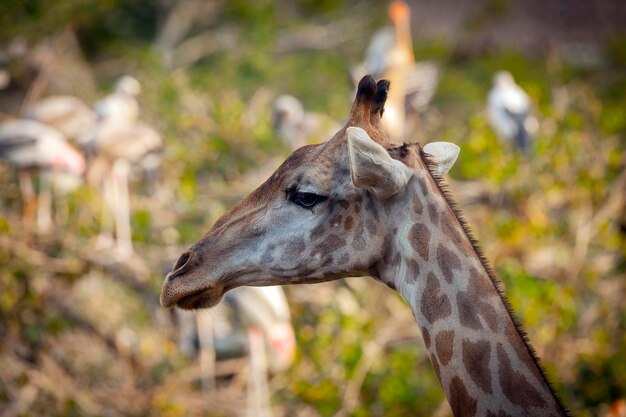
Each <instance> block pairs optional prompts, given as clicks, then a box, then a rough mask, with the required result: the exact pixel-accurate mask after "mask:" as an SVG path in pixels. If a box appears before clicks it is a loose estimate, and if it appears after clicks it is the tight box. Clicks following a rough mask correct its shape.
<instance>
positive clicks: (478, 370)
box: [461, 340, 492, 394]
mask: <svg viewBox="0 0 626 417" xmlns="http://www.w3.org/2000/svg"><path fill="white" fill-rule="evenodd" d="M461 350H462V353H463V363H464V364H465V369H467V373H468V374H469V376H470V378H472V381H474V383H475V384H476V385H478V387H479V388H480V389H482V390H483V391H485V392H486V393H487V394H491V392H492V391H491V370H490V369H489V359H490V358H491V345H490V344H489V342H487V341H484V340H479V341H477V342H475V343H474V342H470V341H469V340H463V344H462V348H461Z"/></svg>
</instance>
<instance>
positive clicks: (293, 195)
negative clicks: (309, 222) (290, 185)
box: [288, 191, 327, 209]
mask: <svg viewBox="0 0 626 417" xmlns="http://www.w3.org/2000/svg"><path fill="white" fill-rule="evenodd" d="M288 198H289V201H291V202H292V203H294V204H297V205H299V206H300V207H302V208H306V209H312V208H313V207H315V206H316V205H317V204H319V203H321V202H322V201H324V200H326V198H327V197H324V196H321V195H317V194H315V193H302V192H300V191H291V192H288Z"/></svg>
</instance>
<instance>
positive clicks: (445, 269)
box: [437, 244, 461, 284]
mask: <svg viewBox="0 0 626 417" xmlns="http://www.w3.org/2000/svg"><path fill="white" fill-rule="evenodd" d="M437 263H438V264H439V268H441V272H442V273H443V277H444V278H445V279H446V281H447V282H448V284H450V283H452V279H453V278H454V274H453V272H452V270H453V269H455V270H459V269H461V261H460V260H459V257H458V256H456V255H455V254H454V252H452V251H451V250H449V249H447V248H446V247H445V246H443V245H442V244H439V246H437Z"/></svg>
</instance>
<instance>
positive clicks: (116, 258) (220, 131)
mask: <svg viewBox="0 0 626 417" xmlns="http://www.w3.org/2000/svg"><path fill="white" fill-rule="evenodd" d="M389 6H390V5H389V4H388V3H385V2H375V1H359V2H357V1H348V2H335V1H331V0H322V1H313V0H296V1H269V0H259V1H254V2H252V1H250V2H248V1H244V0H233V1H221V0H213V1H203V0H179V1H174V0H159V1H156V2H149V1H146V0H92V1H88V2H81V1H68V2H56V1H46V0H33V1H27V2H17V1H11V0H9V1H5V2H3V3H1V4H0V88H1V90H0V121H1V122H0V160H1V164H0V265H1V267H0V336H1V338H0V415H2V416H31V415H32V416H36V415H56V416H81V415H89V416H92V415H93V416H100V415H101V416H109V415H111V416H113V415H128V416H143V415H163V416H196V415H197V416H200V415H202V416H307V417H308V416H383V415H384V416H405V415H419V416H447V415H450V411H449V408H448V406H447V404H446V403H445V400H444V397H443V392H442V390H441V387H440V385H439V382H438V380H437V378H436V376H435V373H434V372H433V370H432V368H431V365H430V362H429V360H428V357H427V356H426V353H425V350H424V348H423V347H422V342H416V341H417V340H418V339H419V338H420V336H419V333H418V331H417V326H415V323H414V319H413V317H412V315H411V313H410V310H409V309H408V308H407V307H406V306H405V305H404V302H403V301H402V300H401V299H400V297H399V296H398V295H397V294H395V293H394V292H392V291H390V290H382V287H381V286H380V284H377V283H375V282H374V281H373V280H370V279H367V278H353V279H348V280H343V281H339V282H333V283H327V284H319V285H315V286H306V287H289V288H285V289H284V292H283V290H282V289H279V288H272V289H258V288H256V289H251V288H242V289H239V290H235V291H233V292H232V294H230V295H229V296H228V298H227V300H226V303H224V304H223V305H221V306H220V307H219V308H216V309H214V310H211V311H208V312H206V311H202V312H198V313H197V314H196V315H193V314H186V313H181V312H173V311H168V310H164V309H162V308H160V306H159V305H158V293H159V289H160V285H161V283H162V280H163V276H164V274H165V272H166V271H168V270H169V269H170V268H171V266H172V264H173V262H174V261H175V260H176V257H177V255H178V254H179V253H181V252H182V250H184V249H185V248H186V247H187V246H188V245H189V244H191V243H193V242H195V241H196V240H197V239H198V238H199V237H200V236H201V235H202V233H203V232H204V231H206V230H208V228H209V227H210V226H211V225H212V224H213V222H214V221H215V220H216V219H217V218H218V217H219V216H220V215H221V214H222V213H223V212H224V211H225V210H226V209H227V208H228V207H229V206H231V205H232V204H233V203H235V202H236V201H238V200H239V199H240V198H242V197H243V196H244V195H246V194H247V193H248V192H249V191H250V190H252V189H253V188H255V187H256V186H257V185H259V184H260V183H261V182H262V181H263V180H265V179H266V178H267V177H268V176H269V174H271V172H272V171H273V169H275V168H276V167H277V166H278V164H280V162H281V161H282V159H284V157H285V156H286V155H288V154H289V153H290V152H291V151H292V150H293V149H295V148H297V147H299V146H301V145H303V144H306V143H315V142H320V141H323V140H326V139H328V138H329V137H330V135H331V133H333V129H335V128H336V126H338V125H340V124H341V123H342V122H343V120H344V119H345V117H346V116H347V114H346V109H348V108H349V103H350V102H351V100H352V97H351V96H352V94H353V89H354V82H353V79H357V80H358V79H359V78H360V76H361V75H363V74H365V73H373V74H374V75H375V77H377V78H380V77H385V78H389V79H390V80H391V82H392V85H391V93H390V96H389V101H388V106H387V113H386V116H388V118H389V120H394V121H397V123H393V126H392V127H391V128H390V129H396V130H398V129H399V131H397V132H390V134H392V135H398V137H401V138H404V140H406V141H409V142H415V141H419V142H420V143H421V144H422V145H424V144H426V143H428V142H432V141H437V140H446V141H450V142H453V143H456V144H458V145H459V146H460V147H461V154H460V157H459V160H458V162H457V164H456V165H455V167H454V168H453V169H452V171H451V172H450V174H449V176H448V182H449V184H450V188H451V190H452V194H453V195H454V196H455V198H456V200H457V202H458V204H459V207H460V208H461V209H462V210H463V211H464V213H465V216H466V217H467V219H468V220H469V223H470V225H471V226H472V228H473V230H474V233H475V235H476V237H477V238H478V240H479V242H480V243H481V245H482V247H483V250H484V252H485V254H486V255H487V258H488V259H489V260H490V262H491V264H492V265H493V266H494V267H495V269H496V271H497V275H498V276H499V278H500V279H501V280H502V281H503V283H504V286H505V288H506V292H507V294H508V297H509V299H510V301H511V303H512V305H513V307H514V309H515V310H516V312H517V315H518V317H519V318H520V320H521V322H522V323H523V324H524V325H525V328H526V330H527V332H528V334H529V337H530V340H531V341H532V343H533V345H534V347H535V348H536V350H537V352H538V354H539V356H540V357H541V358H542V359H543V364H544V367H545V368H546V371H547V373H548V375H549V376H550V377H551V379H552V380H553V381H554V383H555V388H556V390H557V392H558V393H559V394H560V396H561V398H562V399H563V400H564V402H565V404H567V405H568V407H569V408H570V409H571V410H573V411H574V413H575V415H580V416H610V417H616V416H625V415H626V402H625V400H626V377H624V375H626V301H625V300H626V279H625V278H626V261H625V254H626V214H625V206H626V171H625V170H624V168H625V165H626V142H625V141H626V138H625V136H624V132H625V130H626V6H625V5H624V4H622V3H621V2H619V1H611V2H604V3H598V4H594V3H591V2H582V1H574V2H552V3H551V4H546V2H540V1H529V2H514V1H509V0H484V1H478V2H468V1H462V2H455V1H452V0H446V1H443V2H434V1H424V2H422V1H419V2H418V1H410V2H409V6H410V9H409V8H408V7H407V6H406V5H405V4H403V3H394V4H393V5H391V7H389ZM388 9H389V13H388ZM390 19H391V20H390ZM391 23H393V25H394V26H393V27H391V28H388V29H384V27H386V26H389V25H390V24H391ZM409 25H410V26H409ZM370 40H371V42H370ZM368 45H369V46H368ZM69 121H73V122H74V123H69Z"/></svg>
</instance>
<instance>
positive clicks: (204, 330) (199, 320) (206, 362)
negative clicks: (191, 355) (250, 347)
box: [196, 312, 216, 392]
mask: <svg viewBox="0 0 626 417" xmlns="http://www.w3.org/2000/svg"><path fill="white" fill-rule="evenodd" d="M196 325H197V328H198V339H199V342H200V373H201V374H202V376H201V377H200V378H201V379H200V383H201V385H202V390H203V391H205V392H208V391H213V390H215V359H216V358H215V344H214V341H213V321H212V320H211V316H210V315H208V314H207V313H206V312H204V313H197V314H196Z"/></svg>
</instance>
